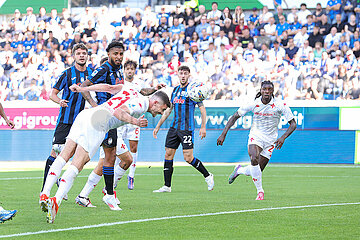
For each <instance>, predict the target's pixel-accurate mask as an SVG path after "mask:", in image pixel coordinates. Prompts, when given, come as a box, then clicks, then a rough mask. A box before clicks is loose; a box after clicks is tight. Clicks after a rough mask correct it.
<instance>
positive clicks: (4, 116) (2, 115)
mask: <svg viewBox="0 0 360 240" xmlns="http://www.w3.org/2000/svg"><path fill="white" fill-rule="evenodd" d="M0 116H1V117H2V118H4V119H5V122H6V124H7V125H8V126H9V127H10V128H11V129H13V128H14V127H15V124H14V122H13V121H11V120H9V119H8V118H7V116H6V114H5V111H4V108H3V106H2V105H1V103H0Z"/></svg>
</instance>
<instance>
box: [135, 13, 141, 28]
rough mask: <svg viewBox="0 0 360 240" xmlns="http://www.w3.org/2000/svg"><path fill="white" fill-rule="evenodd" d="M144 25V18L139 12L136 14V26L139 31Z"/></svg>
mask: <svg viewBox="0 0 360 240" xmlns="http://www.w3.org/2000/svg"><path fill="white" fill-rule="evenodd" d="M141 24H142V18H141V14H140V13H139V12H136V14H135V19H134V26H135V27H136V28H137V29H139V28H140V26H141Z"/></svg>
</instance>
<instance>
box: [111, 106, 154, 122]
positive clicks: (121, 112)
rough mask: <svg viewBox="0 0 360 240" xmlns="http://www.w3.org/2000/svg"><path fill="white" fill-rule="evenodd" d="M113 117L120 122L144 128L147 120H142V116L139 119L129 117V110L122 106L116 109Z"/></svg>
mask: <svg viewBox="0 0 360 240" xmlns="http://www.w3.org/2000/svg"><path fill="white" fill-rule="evenodd" d="M113 115H114V116H115V117H116V118H117V119H119V120H120V121H123V122H127V123H130V124H134V125H136V126H139V127H146V126H147V125H148V120H147V119H146V118H144V115H142V116H141V117H139V118H134V117H133V116H131V115H130V110H129V108H127V107H126V106H124V105H122V106H120V107H119V108H117V109H116V110H115V112H114V114H113Z"/></svg>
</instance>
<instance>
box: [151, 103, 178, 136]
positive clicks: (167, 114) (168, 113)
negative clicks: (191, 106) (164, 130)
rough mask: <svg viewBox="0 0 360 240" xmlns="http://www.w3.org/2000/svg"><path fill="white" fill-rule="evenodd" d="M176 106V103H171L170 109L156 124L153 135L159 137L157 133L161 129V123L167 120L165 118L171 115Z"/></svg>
mask: <svg viewBox="0 0 360 240" xmlns="http://www.w3.org/2000/svg"><path fill="white" fill-rule="evenodd" d="M173 108H174V105H171V107H169V108H168V109H166V110H165V112H164V114H163V115H162V116H161V118H160V120H159V122H158V124H157V125H156V127H155V129H154V131H153V137H154V138H157V134H158V132H159V130H160V127H161V125H162V124H163V123H164V122H165V120H166V119H167V118H168V117H169V116H170V114H171V112H172V110H173Z"/></svg>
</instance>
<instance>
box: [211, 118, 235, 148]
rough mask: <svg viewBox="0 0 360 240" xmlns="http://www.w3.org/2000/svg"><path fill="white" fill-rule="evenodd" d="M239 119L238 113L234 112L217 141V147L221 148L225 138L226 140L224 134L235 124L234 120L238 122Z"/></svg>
mask: <svg viewBox="0 0 360 240" xmlns="http://www.w3.org/2000/svg"><path fill="white" fill-rule="evenodd" d="M239 118H240V115H239V113H238V112H235V113H234V115H232V116H231V118H230V119H229V121H228V122H227V124H226V126H225V128H224V130H223V131H222V133H221V135H220V137H219V138H218V139H217V145H220V146H222V145H223V143H224V141H225V138H226V134H227V132H228V131H229V129H230V128H231V127H232V126H233V125H234V123H235V122H236V120H238V119H239Z"/></svg>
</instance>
